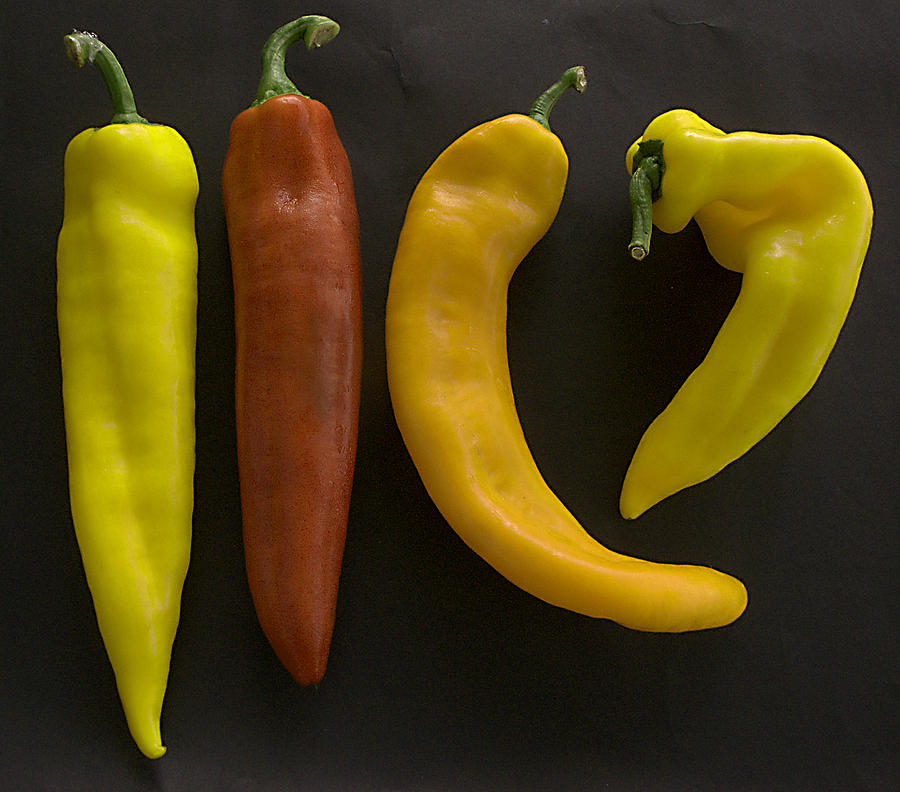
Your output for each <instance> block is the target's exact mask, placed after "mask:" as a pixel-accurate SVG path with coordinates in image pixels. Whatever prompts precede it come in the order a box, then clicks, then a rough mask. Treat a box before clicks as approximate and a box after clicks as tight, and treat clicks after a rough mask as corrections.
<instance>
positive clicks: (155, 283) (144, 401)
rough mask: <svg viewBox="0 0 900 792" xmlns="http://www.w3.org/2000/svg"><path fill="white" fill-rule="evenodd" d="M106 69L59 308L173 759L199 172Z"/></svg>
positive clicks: (111, 628) (88, 508) (133, 655)
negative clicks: (105, 99) (169, 727)
mask: <svg viewBox="0 0 900 792" xmlns="http://www.w3.org/2000/svg"><path fill="white" fill-rule="evenodd" d="M66 45H67V49H68V51H69V55H70V57H71V58H72V59H73V60H74V61H75V62H76V64H77V65H79V66H81V65H83V64H84V63H85V62H86V61H90V62H92V63H94V64H95V65H96V66H97V67H98V68H99V69H100V71H101V73H102V74H103V76H104V78H105V79H106V82H107V85H108V87H109V90H110V96H111V97H112V99H113V103H114V105H115V106H116V115H115V116H114V118H113V123H111V124H109V125H108V126H104V127H102V128H99V129H87V130H85V131H84V132H82V133H80V134H79V135H77V136H76V137H75V138H74V139H73V140H72V141H71V142H70V143H69V146H68V148H67V149H66V156H65V214H64V219H63V225H62V229H61V231H60V234H59V243H58V250H57V271H58V283H57V302H58V320H59V343H60V354H61V362H62V391H63V404H64V413H65V425H66V443H67V451H68V460H69V490H70V500H71V506H72V518H73V521H74V525H75V532H76V536H77V539H78V544H79V547H80V550H81V556H82V559H83V562H84V570H85V573H86V577H87V582H88V585H89V587H90V591H91V595H92V597H93V601H94V609H95V612H96V615H97V622H98V624H99V627H100V633H101V635H102V637H103V642H104V644H105V646H106V651H107V653H108V655H109V659H110V661H111V663H112V667H113V669H114V671H115V676H116V684H117V686H118V691H119V697H120V698H121V701H122V706H123V708H124V710H125V716H126V719H127V721H128V727H129V729H130V730H131V734H132V736H133V738H134V740H135V742H136V743H137V745H138V747H139V748H140V750H141V751H142V752H143V753H144V754H145V755H146V756H148V757H150V758H156V757H159V756H161V755H162V754H163V753H164V752H165V748H164V747H163V745H162V741H161V737H160V712H161V709H162V702H163V697H164V695H165V690H166V684H167V678H168V673H169V662H170V656H171V650H172V643H173V641H174V638H175V632H176V629H177V627H178V620H179V615H180V605H181V592H182V586H183V584H184V580H185V576H186V574H187V569H188V562H189V558H190V545H191V520H192V512H193V474H194V356H195V340H196V308H197V243H196V237H195V233H194V207H195V203H196V199H197V192H198V181H197V171H196V168H195V165H194V160H193V157H192V155H191V151H190V149H189V148H188V145H187V143H186V142H185V141H184V139H183V138H182V137H181V136H180V135H179V134H178V133H177V132H176V131H175V130H174V129H171V128H170V127H167V126H161V125H157V124H149V123H147V122H146V121H144V120H143V119H142V118H141V117H140V116H138V115H137V113H136V111H135V109H134V100H133V97H132V95H131V90H130V88H129V87H128V84H127V82H126V81H125V76H124V74H123V73H122V71H121V67H119V64H118V62H117V61H116V60H115V57H114V56H113V55H112V53H111V52H110V51H109V49H108V48H106V47H105V46H104V45H103V44H102V43H100V42H99V41H98V40H97V38H96V37H95V36H92V35H91V34H82V33H74V34H71V35H70V36H67V37H66Z"/></svg>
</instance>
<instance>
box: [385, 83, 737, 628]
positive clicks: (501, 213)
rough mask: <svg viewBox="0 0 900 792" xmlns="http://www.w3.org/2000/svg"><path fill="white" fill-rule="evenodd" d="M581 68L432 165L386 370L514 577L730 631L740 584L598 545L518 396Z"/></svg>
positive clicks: (605, 604)
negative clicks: (519, 342)
mask: <svg viewBox="0 0 900 792" xmlns="http://www.w3.org/2000/svg"><path fill="white" fill-rule="evenodd" d="M584 86H585V80H584V72H583V69H581V68H580V67H574V68H572V69H569V70H568V71H567V72H566V73H565V74H564V75H563V77H562V78H561V79H560V80H559V81H558V82H556V83H554V85H553V86H551V87H550V88H549V89H548V90H547V91H546V92H545V93H543V94H542V95H541V96H540V97H539V99H538V100H537V102H535V104H534V105H533V106H532V109H531V111H530V113H529V114H528V115H522V114H510V115H506V116H502V117H500V118H498V119H496V120H493V121H490V122H487V123H485V124H482V125H479V126H476V127H475V128H474V129H472V130H470V131H469V132H466V133H465V134H464V135H462V136H461V137H460V138H459V139H457V140H456V141H455V142H454V143H452V144H451V145H450V146H449V147H448V148H447V149H446V150H445V151H444V152H443V153H442V154H440V156H438V158H437V159H436V160H435V162H434V163H433V164H432V165H431V167H430V168H428V170H427V171H426V173H425V174H424V176H423V177H422V179H421V181H420V182H419V184H418V186H417V187H416V189H415V191H414V193H413V195H412V198H411V200H410V202H409V206H408V209H407V213H406V218H405V221H404V224H403V228H402V231H401V233H400V238H399V241H398V247H397V252H396V256H395V259H394V265H393V270H392V272H391V278H390V286H389V292H388V300H387V311H386V344H387V372H388V383H389V387H390V396H391V401H392V404H393V409H394V413H395V416H396V419H397V424H398V426H399V429H400V432H401V435H402V437H403V440H404V442H405V443H406V447H407V449H408V450H409V453H410V456H411V457H412V460H413V463H414V464H415V466H416V468H417V469H418V472H419V475H420V477H421V479H422V481H423V483H424V485H425V488H426V490H427V491H428V494H429V495H430V496H431V498H432V500H433V501H434V503H435V505H436V506H437V508H438V510H439V511H440V512H441V514H442V515H443V516H444V518H445V519H446V520H447V522H448V523H449V524H450V526H452V528H453V529H454V530H455V531H456V532H457V533H458V534H459V536H460V537H461V538H462V540H463V541H464V542H465V543H466V544H467V545H468V546H469V547H470V548H471V549H472V550H474V551H475V552H476V553H477V554H478V555H480V556H481V557H482V558H483V559H484V560H485V561H486V562H487V563H488V564H490V565H491V566H493V567H494V568H495V569H496V570H497V571H498V572H499V573H500V574H502V575H504V576H505V577H506V578H507V579H508V580H510V581H511V582H512V583H514V584H515V585H517V586H519V587H520V588H522V589H523V590H525V591H527V592H530V593H531V594H533V595H534V596H536V597H538V598H540V599H542V600H545V601H546V602H548V603H551V604H553V605H556V606H559V607H563V608H567V609H570V610H572V611H576V612H578V613H582V614H586V615H589V616H594V617H600V618H606V619H611V620H613V621H615V622H618V623H619V624H621V625H624V626H626V627H630V628H633V629H638V630H647V631H658V632H680V631H684V630H696V629H703V628H709V627H716V626H721V625H724V624H728V623H729V622H731V621H733V620H734V619H736V618H737V617H738V616H739V615H740V614H741V613H742V611H743V610H744V608H745V605H746V600H747V594H746V590H745V588H744V586H743V584H742V583H741V582H740V581H738V580H736V579H735V578H733V577H731V576H729V575H726V574H723V573H721V572H718V571H716V570H713V569H710V568H707V567H700V566H690V565H676V564H657V563H652V562H649V561H644V560H641V559H637V558H631V557H628V556H625V555H622V554H620V553H616V552H614V551H612V550H610V549H607V548H606V547H604V546H603V545H601V544H599V543H598V542H597V541H596V540H594V539H593V538H592V537H591V536H590V535H589V534H588V533H587V531H585V530H584V528H583V527H582V526H581V525H580V524H579V523H578V521H577V520H576V519H575V517H574V516H573V515H572V514H571V513H570V512H569V511H568V510H567V509H566V507H565V506H564V505H563V504H562V503H561V502H560V500H559V499H558V498H557V497H556V495H555V494H554V493H553V492H552V490H551V489H550V487H549V486H548V484H547V483H546V482H545V481H544V479H543V478H542V476H541V474H540V472H539V470H538V468H537V465H536V463H535V461H534V459H533V457H532V455H531V453H530V451H529V449H528V446H527V443H526V440H525V437H524V434H523V432H522V428H521V425H520V423H519V419H518V415H517V413H516V407H515V403H514V397H513V390H512V384H511V380H510V373H509V363H508V360H507V348H506V312H507V294H508V286H509V282H510V279H511V278H512V276H513V273H514V272H515V270H516V268H517V266H518V265H519V263H520V262H521V261H522V259H523V258H524V257H525V256H526V255H527V254H528V252H529V251H530V250H531V248H532V247H533V246H534V245H535V244H536V243H537V242H538V240H540V239H541V238H542V237H543V236H544V234H545V233H546V232H547V230H548V229H549V227H550V225H551V224H552V222H553V220H554V219H555V217H556V214H557V211H558V209H559V206H560V204H561V201H562V197H563V192H564V190H565V185H566V180H567V176H568V158H567V156H566V152H565V150H564V148H563V145H562V143H561V142H560V140H559V138H558V137H556V135H554V134H553V133H552V132H551V131H550V128H549V124H548V114H549V112H550V110H551V108H552V107H553V105H554V103H555V102H556V100H557V98H558V97H559V96H560V95H561V94H562V93H563V92H564V91H565V90H566V89H567V88H569V87H575V88H576V89H578V90H583V88H584Z"/></svg>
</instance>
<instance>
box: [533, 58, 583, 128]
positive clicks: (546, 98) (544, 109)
mask: <svg viewBox="0 0 900 792" xmlns="http://www.w3.org/2000/svg"><path fill="white" fill-rule="evenodd" d="M569 88H574V89H575V90H576V91H578V93H581V92H582V91H584V89H585V88H587V78H586V77H585V76H584V67H583V66H573V67H572V68H570V69H566V71H565V72H564V73H563V76H562V77H560V78H559V79H558V80H557V81H556V82H555V83H553V85H551V86H550V87H549V88H548V89H547V90H546V91H544V93H542V94H541V95H540V96H539V97H538V98H537V99H535V101H534V104H533V105H531V109H530V110H529V111H528V114H527V115H528V117H529V118H533V119H534V120H535V121H537V122H538V123H539V124H540V125H541V126H542V127H544V128H545V129H550V111H551V110H552V109H553V106H554V105H555V104H556V101H557V100H558V99H559V97H560V96H562V95H563V94H564V93H565V92H566V91H567V90H568V89H569Z"/></svg>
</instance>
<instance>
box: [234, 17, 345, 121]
mask: <svg viewBox="0 0 900 792" xmlns="http://www.w3.org/2000/svg"><path fill="white" fill-rule="evenodd" d="M340 31H341V27H340V25H338V23H337V22H335V21H334V20H333V19H329V18H328V17H324V16H318V15H314V14H313V15H309V16H302V17H300V18H299V19H295V20H294V21H293V22H288V23H287V24H286V25H282V26H281V27H280V28H278V30H276V31H275V32H274V33H273V34H272V35H271V36H269V38H268V40H267V41H266V43H265V44H264V45H263V50H262V76H261V77H260V79H259V88H258V89H257V92H256V101H254V102H253V104H252V105H251V107H256V106H257V105H261V104H262V103H263V102H265V101H266V100H267V99H271V98H272V97H273V96H281V95H282V94H290V93H293V94H299V95H300V96H303V97H306V98H309V97H307V96H306V94H304V93H301V92H300V91H299V90H298V89H297V86H296V85H294V83H292V82H291V80H290V79H289V78H288V76H287V74H286V73H285V71H284V55H285V52H286V51H287V48H288V47H289V46H291V44H293V43H294V42H295V41H297V40H298V39H301V38H302V39H303V42H304V44H306V49H308V50H310V49H313V48H314V47H321V46H322V45H323V44H327V43H328V42H329V41H331V40H332V39H333V38H334V37H335V36H336V35H337V34H338V33H340Z"/></svg>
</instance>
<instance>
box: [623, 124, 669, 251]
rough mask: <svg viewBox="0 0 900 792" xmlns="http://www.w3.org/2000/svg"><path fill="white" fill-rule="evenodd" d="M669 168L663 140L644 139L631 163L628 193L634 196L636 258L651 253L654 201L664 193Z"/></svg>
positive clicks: (632, 204) (633, 238) (633, 222)
mask: <svg viewBox="0 0 900 792" xmlns="http://www.w3.org/2000/svg"><path fill="white" fill-rule="evenodd" d="M665 172H666V163H665V160H664V159H663V142H662V141H661V140H643V141H641V142H640V143H639V144H638V150H637V152H636V153H635V155H634V161H633V165H632V176H631V184H630V185H629V187H628V197H629V199H630V200H631V217H632V229H631V242H630V243H629V245H628V252H629V253H631V257H632V258H633V259H636V260H637V261H641V260H642V259H644V258H646V256H647V254H649V253H650V234H651V233H652V231H653V202H654V201H657V200H659V197H660V195H662V189H661V188H662V177H663V174H664V173H665Z"/></svg>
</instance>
